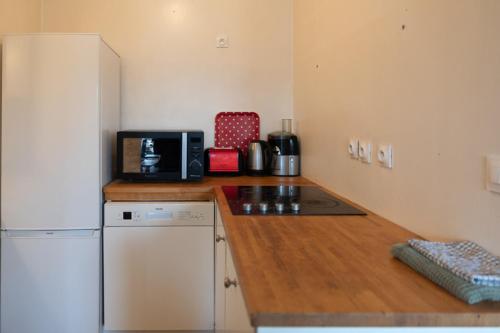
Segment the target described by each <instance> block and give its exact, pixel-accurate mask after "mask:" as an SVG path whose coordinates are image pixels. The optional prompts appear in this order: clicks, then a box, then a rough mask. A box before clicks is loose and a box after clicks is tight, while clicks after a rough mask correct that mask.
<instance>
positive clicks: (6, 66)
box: [0, 34, 120, 333]
mask: <svg viewBox="0 0 500 333" xmlns="http://www.w3.org/2000/svg"><path fill="white" fill-rule="evenodd" d="M1 43H2V44H3V45H2V126H1V127H2V134H1V137H2V143H1V148H2V149H1V280H0V286H1V290H0V299H1V302H0V303H1V304H0V307H1V309H0V325H1V328H0V331H1V332H2V333H33V332H37V333H93V332H95V333H97V332H99V331H100V327H101V316H100V314H101V311H102V310H101V307H100V304H101V301H100V300H101V226H102V204H103V198H102V186H103V185H105V184H106V183H108V182H109V181H110V180H111V178H112V174H113V171H112V169H113V165H114V163H113V159H114V157H113V152H114V144H115V143H114V141H115V137H116V132H117V131H118V130H119V126H120V58H119V56H118V55H117V54H116V53H115V52H114V51H113V50H112V49H111V48H110V47H109V46H108V45H107V44H106V43H104V42H103V40H102V39H101V38H100V36H99V35H96V34H22V35H8V36H5V37H4V38H3V40H2V41H1Z"/></svg>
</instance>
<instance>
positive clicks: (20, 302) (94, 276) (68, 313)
mask: <svg viewBox="0 0 500 333" xmlns="http://www.w3.org/2000/svg"><path fill="white" fill-rule="evenodd" d="M100 242H101V241H100V231H99V230H65V231H2V232H1V250H2V252H1V279H2V284H1V296H0V297H1V318H2V320H1V329H0V331H1V332H2V333H33V332H37V333H98V332H99V327H100V282H99V281H100V268H99V267H100V260H99V258H100V256H99V251H100Z"/></svg>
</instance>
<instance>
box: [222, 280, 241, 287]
mask: <svg viewBox="0 0 500 333" xmlns="http://www.w3.org/2000/svg"><path fill="white" fill-rule="evenodd" d="M231 286H235V287H237V286H238V281H236V279H233V280H231V279H230V278H228V277H227V278H225V279H224V287H226V288H229V287H231Z"/></svg>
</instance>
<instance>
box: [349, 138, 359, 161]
mask: <svg viewBox="0 0 500 333" xmlns="http://www.w3.org/2000/svg"><path fill="white" fill-rule="evenodd" d="M347 151H348V152H349V155H351V158H352V159H355V160H357V159H359V140H358V139H350V140H349V145H348V146H347Z"/></svg>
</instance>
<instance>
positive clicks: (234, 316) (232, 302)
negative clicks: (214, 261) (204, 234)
mask: <svg viewBox="0 0 500 333" xmlns="http://www.w3.org/2000/svg"><path fill="white" fill-rule="evenodd" d="M226 279H227V281H226V282H231V285H226V297H225V303H226V304H225V307H226V320H225V330H226V332H254V329H253V327H252V326H250V319H249V317H248V312H247V309H246V306H245V300H244V299H243V294H242V293H241V288H240V285H239V282H238V278H237V275H236V270H235V268H234V263H233V258H232V256H231V249H230V248H229V246H226Z"/></svg>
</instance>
